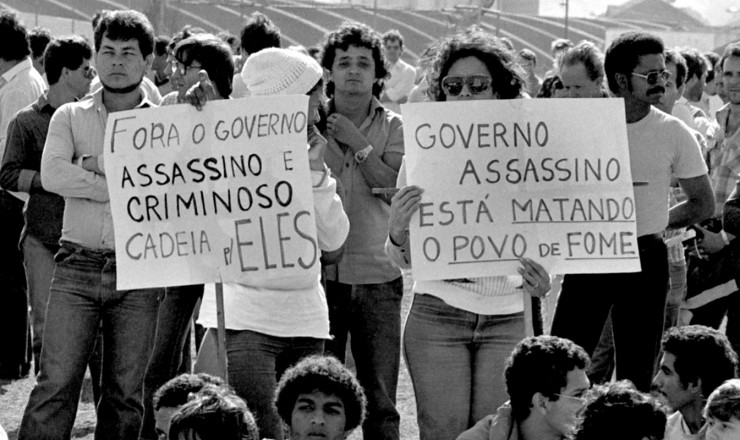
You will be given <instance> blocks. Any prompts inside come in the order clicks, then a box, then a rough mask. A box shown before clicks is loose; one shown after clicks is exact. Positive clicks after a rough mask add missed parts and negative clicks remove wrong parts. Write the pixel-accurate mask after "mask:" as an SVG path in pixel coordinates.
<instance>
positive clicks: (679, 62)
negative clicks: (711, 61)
mask: <svg viewBox="0 0 740 440" xmlns="http://www.w3.org/2000/svg"><path fill="white" fill-rule="evenodd" d="M663 54H664V55H665V63H666V64H668V63H671V64H675V65H676V78H674V80H675V81H676V87H677V88H681V86H682V85H684V84H685V83H686V72H687V68H686V60H685V59H684V58H683V56H681V54H680V53H679V52H678V51H677V50H676V49H666V50H665V51H664V52H663Z"/></svg>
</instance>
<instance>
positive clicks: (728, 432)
mask: <svg viewBox="0 0 740 440" xmlns="http://www.w3.org/2000/svg"><path fill="white" fill-rule="evenodd" d="M704 418H705V419H706V420H707V439H708V440H737V439H739V438H740V380H738V379H730V380H728V381H726V382H725V383H723V384H722V385H720V386H719V387H718V388H717V389H716V390H714V391H712V394H710V395H709V399H707V406H706V408H704Z"/></svg>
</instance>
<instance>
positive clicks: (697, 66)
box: [679, 47, 708, 81]
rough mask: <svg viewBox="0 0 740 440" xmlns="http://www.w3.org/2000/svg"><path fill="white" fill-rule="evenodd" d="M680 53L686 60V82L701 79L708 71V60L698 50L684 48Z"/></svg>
mask: <svg viewBox="0 0 740 440" xmlns="http://www.w3.org/2000/svg"><path fill="white" fill-rule="evenodd" d="M679 53H681V56H682V57H683V59H684V60H686V69H687V70H686V81H690V80H691V78H693V77H697V78H701V76H702V75H703V74H704V72H706V71H707V69H708V64H707V59H706V58H704V56H703V55H702V54H701V52H699V51H698V50H696V49H693V48H690V47H684V48H681V49H679Z"/></svg>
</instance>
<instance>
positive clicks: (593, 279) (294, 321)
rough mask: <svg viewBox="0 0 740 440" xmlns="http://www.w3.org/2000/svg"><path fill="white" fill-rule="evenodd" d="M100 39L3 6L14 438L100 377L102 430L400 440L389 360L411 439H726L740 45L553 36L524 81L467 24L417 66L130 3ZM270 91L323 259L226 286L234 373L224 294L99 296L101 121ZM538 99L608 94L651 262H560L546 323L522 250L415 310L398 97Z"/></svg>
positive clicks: (340, 35) (109, 292)
mask: <svg viewBox="0 0 740 440" xmlns="http://www.w3.org/2000/svg"><path fill="white" fill-rule="evenodd" d="M93 28H94V41H93V42H92V43H91V42H88V41H87V40H85V39H84V38H82V37H79V36H53V35H51V34H50V33H49V32H48V31H45V30H43V29H34V30H32V31H27V30H26V29H25V27H24V26H23V24H22V23H20V22H19V20H18V18H17V16H15V15H14V14H13V13H9V12H2V13H0V36H1V37H2V41H3V43H4V44H3V45H2V46H0V74H1V75H2V79H1V80H0V156H1V157H2V167H1V168H0V187H1V188H2V190H0V211H2V213H1V214H0V221H2V222H4V224H5V225H6V226H7V227H6V228H4V233H3V234H2V235H1V237H2V238H1V239H0V245H2V246H3V248H2V258H3V264H1V265H0V277H2V278H1V279H2V280H3V289H4V298H5V302H4V307H3V308H2V309H0V315H1V316H0V329H2V332H3V335H4V339H3V341H4V342H3V344H2V350H0V379H6V380H15V379H19V378H22V377H25V376H27V375H28V374H29V373H30V369H31V366H32V365H33V368H34V370H33V374H34V375H35V377H36V385H35V387H34V389H33V391H32V392H31V395H30V397H29V400H28V402H27V406H26V409H25V412H24V415H23V419H22V422H21V425H20V428H19V432H18V438H19V439H23V440H25V439H57V438H58V439H65V438H69V437H70V435H71V432H72V428H73V426H74V421H75V417H76V413H77V405H78V402H79V398H80V393H81V389H82V386H83V379H84V377H85V374H86V370H88V369H89V371H90V376H91V377H92V383H93V394H94V401H95V408H96V415H97V424H96V427H95V438H96V439H102V438H120V439H137V438H139V439H155V438H158V439H167V438H170V439H173V440H175V439H194V438H200V439H204V440H206V439H211V438H214V439H215V438H219V439H232V438H233V439H260V438H269V439H275V440H277V439H284V438H290V439H292V440H299V439H300V440H303V439H308V438H317V437H322V438H329V439H343V438H346V437H347V436H348V435H349V434H350V433H351V432H352V431H354V430H355V429H356V428H357V427H361V428H362V432H363V437H364V438H365V439H367V440H385V439H388V440H394V439H395V440H397V439H400V432H399V425H400V415H399V411H398V409H397V407H396V392H397V384H398V376H399V368H400V361H401V357H402V354H403V357H404V359H405V361H406V365H407V367H408V371H409V375H410V378H411V381H412V384H413V388H414V395H415V399H416V408H417V423H418V427H419V435H420V438H421V439H422V440H437V439H439V440H449V439H456V438H457V439H462V440H466V439H481V440H484V439H497V440H498V439H501V440H507V439H508V440H515V439H518V440H549V439H553V440H557V439H576V440H592V439H593V440H596V439H607V440H608V439H615V440H616V439H620V440H623V439H626V440H631V439H635V440H645V439H649V440H659V439H663V438H665V439H667V440H683V439H705V438H706V439H710V440H727V439H735V440H737V439H740V381H738V379H736V377H737V367H738V357H737V354H736V353H737V352H738V350H740V291H739V287H738V284H739V283H740V239H737V237H738V236H739V235H740V183H738V179H739V178H740V43H735V44H730V45H729V46H728V47H727V49H726V50H725V52H724V53H723V54H714V53H712V52H708V53H702V52H700V51H698V50H696V49H693V48H676V49H673V48H667V47H665V46H664V44H663V42H662V41H661V39H660V38H658V37H656V36H654V35H651V34H649V33H646V32H627V33H624V34H622V35H620V36H618V37H617V38H615V39H614V40H613V41H612V42H611V43H610V45H609V47H608V48H606V50H605V51H602V49H600V48H599V47H598V46H597V45H596V44H594V43H592V42H589V41H583V42H580V43H578V44H573V43H572V42H570V41H568V40H562V39H561V40H556V41H554V42H553V44H552V55H553V59H554V60H555V61H554V63H553V66H552V68H551V69H550V70H548V72H547V73H546V74H545V76H544V78H540V77H539V76H538V75H537V71H538V69H537V57H536V55H535V53H534V52H533V51H532V50H530V49H529V48H521V49H520V50H518V51H517V50H516V48H515V47H514V45H513V44H512V43H511V42H510V41H508V40H506V39H505V38H497V37H495V36H493V35H492V34H490V33H488V32H486V31H484V30H482V29H480V28H478V27H475V26H473V27H470V28H468V29H464V30H461V31H460V32H459V33H455V34H453V35H449V36H445V37H442V36H440V37H441V38H440V40H439V41H438V42H436V43H435V44H433V45H432V46H430V47H429V48H427V49H426V50H425V51H424V53H423V56H422V57H421V59H420V60H419V64H418V66H417V67H414V66H411V65H409V64H408V63H406V62H405V61H403V59H402V55H403V52H404V49H405V47H404V39H403V36H402V35H401V34H400V33H399V32H398V31H389V32H387V33H385V34H382V35H381V34H379V33H378V32H376V31H375V30H373V29H372V28H371V27H369V26H367V25H364V24H361V23H356V22H347V23H344V24H342V25H341V26H340V27H339V28H338V29H336V30H334V31H332V32H331V33H329V34H328V35H327V36H326V38H325V40H324V41H322V42H320V43H319V44H317V45H316V46H314V47H310V48H306V47H303V46H291V47H289V48H281V45H282V43H283V39H282V37H281V34H280V30H279V29H278V28H277V27H276V26H275V25H274V24H273V23H272V22H271V21H270V19H269V18H268V17H267V16H265V15H263V14H261V13H255V14H253V15H252V16H251V17H250V18H249V20H248V21H247V22H246V24H245V25H244V27H243V29H242V30H241V34H240V37H236V36H234V35H231V34H228V33H222V34H219V35H213V34H209V33H207V32H205V31H203V30H202V29H199V28H195V27H185V28H184V29H182V30H180V31H178V32H177V33H176V34H174V35H173V36H171V37H170V36H164V35H162V36H155V35H154V31H153V29H152V26H151V24H150V23H149V21H148V19H147V18H146V16H145V15H143V14H141V13H139V12H136V11H133V10H121V11H102V12H100V13H98V14H96V16H95V19H94V20H93ZM285 95H306V96H307V97H308V109H307V110H308V111H307V115H308V116H307V119H308V121H307V122H308V123H307V127H308V128H307V137H306V143H307V144H308V147H309V153H308V156H309V163H308V164H307V165H308V168H309V170H310V177H311V185H312V194H313V207H314V217H313V218H315V223H316V225H315V226H316V231H317V237H316V238H317V246H318V248H319V250H320V256H321V265H320V266H319V265H315V266H314V267H312V268H311V270H307V271H304V272H302V274H301V275H300V276H291V277H286V278H283V279H273V280H269V281H255V282H252V283H250V284H238V283H226V284H224V285H223V297H224V304H225V310H226V313H225V328H226V331H225V349H226V354H227V362H228V384H226V383H225V382H224V380H223V378H219V377H218V376H219V375H223V372H222V371H221V369H220V365H219V362H218V355H217V352H218V350H219V349H218V346H219V341H218V334H217V333H218V332H217V330H216V328H217V314H218V310H217V306H216V294H215V290H216V288H215V286H214V285H205V286H203V285H194V286H168V287H166V288H148V289H135V290H118V289H117V287H116V281H117V276H118V274H117V271H116V257H115V249H116V243H115V240H114V228H113V226H114V219H113V218H112V213H111V207H110V197H109V191H108V183H107V181H106V177H105V166H104V154H103V141H104V137H105V127H106V120H107V117H108V114H109V113H111V112H117V111H124V110H134V109H140V108H149V107H155V106H165V105H175V104H185V105H192V106H195V107H196V108H197V109H199V110H202V109H205V108H207V106H208V102H209V101H214V100H224V99H238V98H245V97H250V96H255V97H269V96H285ZM543 98H604V99H615V98H617V99H618V98H621V100H622V101H623V103H624V112H625V114H624V117H625V121H626V127H627V140H628V148H629V155H630V165H631V175H632V177H633V180H634V181H635V182H636V183H635V187H634V200H635V211H636V230H637V236H638V238H637V245H638V248H639V249H638V250H639V255H640V261H641V270H640V271H639V272H635V273H598V274H566V275H565V276H564V277H563V280H562V283H561V284H562V287H561V289H560V291H559V296H558V300H557V306H556V309H555V311H554V316H553V322H552V327H551V328H550V329H548V328H545V326H544V322H543V319H542V316H541V313H540V310H541V302H542V299H543V297H545V296H547V295H548V294H550V291H551V290H552V286H553V277H552V276H551V274H550V273H548V271H547V270H546V268H545V267H544V266H543V265H542V264H541V263H540V262H538V261H536V259H532V258H522V259H521V260H520V267H519V269H518V270H519V273H518V275H510V276H488V277H480V278H459V279H448V280H437V281H416V282H414V285H413V286H412V287H411V291H412V292H413V303H412V305H411V309H410V312H409V315H408V318H407V319H406V321H405V323H404V322H403V321H402V316H401V315H402V313H401V300H402V297H403V290H404V285H403V283H404V281H403V277H402V270H408V269H411V268H412V261H411V243H410V237H409V227H410V222H411V219H412V217H413V216H414V215H416V214H417V213H418V211H419V209H420V206H421V204H422V202H423V201H424V200H425V199H424V188H421V187H419V186H417V185H413V184H408V183H407V177H406V162H405V160H404V136H403V119H402V114H401V110H400V105H401V104H403V103H407V102H423V101H429V102H431V101H437V102H441V101H464V100H479V99H487V100H491V99H543ZM243 102H249V101H243ZM584 105H586V104H584ZM407 108H408V107H407ZM392 188H395V189H397V190H390V189H392ZM530 306H531V308H532V310H534V311H535V313H534V322H533V327H534V328H533V330H532V331H533V332H534V334H536V335H537V336H535V337H527V338H525V336H526V335H527V334H528V329H526V326H527V325H528V324H527V320H526V319H525V312H524V311H525V309H528V308H529V307H530ZM29 310H30V313H29ZM725 318H726V319H727V324H726V330H725V333H721V332H720V331H718V330H717V329H718V328H719V327H720V326H721V324H722V322H723V320H724V319H725ZM193 322H195V325H193ZM402 326H403V331H402ZM191 330H194V331H195V336H194V338H191V334H190V333H191ZM544 333H549V334H550V335H551V336H544V335H543V334H544ZM191 340H195V344H196V349H197V358H196V359H191V356H190V353H191V351H192V348H191V346H190V341H191ZM350 353H351V356H352V358H353V359H354V372H352V371H350V370H349V369H348V368H347V367H346V366H345V365H344V363H345V361H346V360H347V355H348V354H350ZM615 379H616V380H615ZM592 385H594V386H592ZM650 393H652V394H650ZM0 411H1V410H0ZM0 431H1V430H0Z"/></svg>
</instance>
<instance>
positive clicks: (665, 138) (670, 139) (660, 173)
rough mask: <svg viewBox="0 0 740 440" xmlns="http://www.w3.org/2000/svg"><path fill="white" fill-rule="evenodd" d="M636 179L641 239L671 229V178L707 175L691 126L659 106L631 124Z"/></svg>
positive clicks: (638, 229)
mask: <svg viewBox="0 0 740 440" xmlns="http://www.w3.org/2000/svg"><path fill="white" fill-rule="evenodd" d="M627 141H628V143H629V152H630V164H631V167H632V180H633V181H635V182H647V183H648V184H647V185H642V186H635V187H634V191H635V210H636V211H635V212H636V217H637V236H638V237H639V236H643V235H649V234H655V233H659V232H662V231H663V230H664V229H665V228H666V226H668V201H669V191H670V189H671V179H672V178H674V177H675V178H678V179H689V178H693V177H699V176H701V175H703V174H706V173H707V166H706V164H705V163H704V159H703V158H702V155H701V148H700V146H699V143H698V142H697V141H696V138H695V137H694V135H693V134H692V133H691V130H690V129H689V127H687V126H686V124H684V123H683V122H681V121H680V120H678V119H677V118H675V117H673V116H671V115H667V114H665V113H663V112H662V111H660V110H658V109H656V108H655V107H650V112H649V113H648V114H647V116H645V117H644V118H642V119H640V120H639V121H637V122H634V123H632V124H627Z"/></svg>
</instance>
